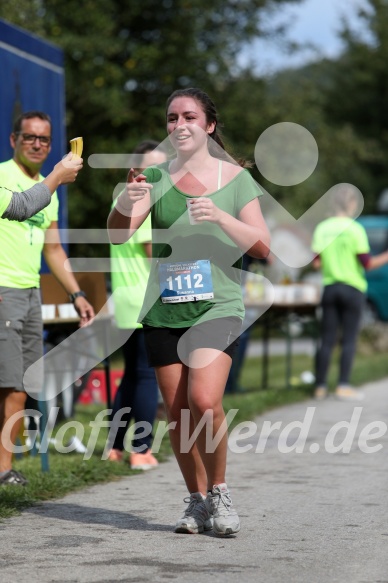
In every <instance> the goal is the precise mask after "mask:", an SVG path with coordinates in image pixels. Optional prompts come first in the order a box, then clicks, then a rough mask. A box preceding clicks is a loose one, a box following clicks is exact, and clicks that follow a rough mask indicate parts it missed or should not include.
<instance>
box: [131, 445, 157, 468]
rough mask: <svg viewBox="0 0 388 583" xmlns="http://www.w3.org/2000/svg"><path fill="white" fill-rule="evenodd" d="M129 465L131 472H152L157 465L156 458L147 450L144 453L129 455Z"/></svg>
mask: <svg viewBox="0 0 388 583" xmlns="http://www.w3.org/2000/svg"><path fill="white" fill-rule="evenodd" d="M129 463H130V464H131V470H144V471H146V470H152V469H153V468H156V467H157V466H158V465H159V462H158V460H157V459H156V457H154V456H153V455H152V452H151V450H150V449H149V450H148V451H146V452H145V453H136V452H133V453H131V455H130V457H129Z"/></svg>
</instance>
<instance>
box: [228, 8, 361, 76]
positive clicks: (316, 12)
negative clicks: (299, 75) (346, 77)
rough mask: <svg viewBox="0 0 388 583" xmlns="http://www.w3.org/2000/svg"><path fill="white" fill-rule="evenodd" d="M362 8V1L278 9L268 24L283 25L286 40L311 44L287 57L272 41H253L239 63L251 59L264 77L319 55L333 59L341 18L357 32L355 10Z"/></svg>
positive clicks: (337, 48)
mask: <svg viewBox="0 0 388 583" xmlns="http://www.w3.org/2000/svg"><path fill="white" fill-rule="evenodd" d="M362 6H365V0H304V1H303V2H301V3H300V4H299V5H294V6H292V5H289V6H288V7H287V8H284V7H282V8H281V9H280V10H279V9H278V10H277V11H276V12H272V13H271V15H270V16H268V22H269V23H287V24H288V35H287V36H288V38H289V39H290V40H294V41H298V42H309V43H312V44H314V46H315V47H316V48H315V49H313V48H311V49H309V50H305V51H302V52H300V53H299V54H294V55H292V54H289V52H287V51H285V50H284V49H283V50H282V48H281V47H280V46H278V45H277V43H276V41H274V40H271V39H268V40H265V41H257V42H255V43H253V44H252V45H251V46H250V47H248V48H247V49H246V50H245V51H244V52H243V53H242V56H241V60H240V62H241V63H247V61H250V60H252V61H253V63H254V67H255V70H256V71H257V72H258V73H263V74H268V73H271V72H274V71H277V70H279V69H282V68H285V67H297V66H299V65H302V64H304V63H306V62H309V61H312V60H316V59H317V58H319V55H321V56H327V57H334V56H337V55H338V54H339V53H340V52H341V40H340V39H339V38H338V30H339V29H340V27H341V18H342V17H345V18H346V20H347V21H349V22H350V24H351V26H352V28H354V29H355V30H360V32H362V29H361V28H360V26H361V25H360V22H359V20H358V19H357V18H356V13H357V8H358V7H362Z"/></svg>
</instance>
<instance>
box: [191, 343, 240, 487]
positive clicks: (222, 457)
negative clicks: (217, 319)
mask: <svg viewBox="0 0 388 583" xmlns="http://www.w3.org/2000/svg"><path fill="white" fill-rule="evenodd" d="M209 355H210V358H209ZM209 361H210V362H209ZM204 362H208V364H206V366H201V363H204ZM231 364H232V359H231V358H230V356H228V355H227V354H225V353H224V352H220V351H219V350H215V349H210V348H200V349H197V350H195V351H194V352H192V353H191V355H190V369H189V383H188V400H189V405H190V410H191V414H192V416H193V419H194V425H195V427H197V425H198V424H199V423H200V422H201V420H202V419H203V418H205V419H206V421H207V423H209V425H210V427H212V431H211V432H209V433H211V436H212V440H213V439H214V437H215V436H217V434H218V432H220V434H219V435H218V436H217V439H219V437H220V436H222V437H221V438H220V440H219V443H218V444H217V446H216V447H214V445H213V442H212V440H210V439H208V440H207V439H206V424H205V425H204V426H203V428H202V429H201V431H200V432H199V434H198V437H197V440H196V441H197V448H198V452H199V454H200V456H201V459H202V462H203V465H204V467H205V470H206V475H207V486H206V487H207V490H211V489H212V488H213V485H214V484H221V483H223V482H225V471H226V457H227V447H228V432H227V426H226V420H225V413H224V409H223V406H222V398H223V395H224V390H225V385H226V381H227V379H228V374H229V370H230V367H231ZM207 442H208V443H207Z"/></svg>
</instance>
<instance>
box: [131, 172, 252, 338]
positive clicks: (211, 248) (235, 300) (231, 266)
mask: <svg viewBox="0 0 388 583" xmlns="http://www.w3.org/2000/svg"><path fill="white" fill-rule="evenodd" d="M158 168H159V169H160V170H161V173H162V176H161V179H160V180H159V181H158V182H156V183H155V184H154V185H153V189H152V191H151V198H152V207H151V224H152V257H153V259H152V264H151V273H150V277H149V280H148V285H147V290H146V295H145V300H144V304H143V307H142V310H141V313H140V317H139V321H141V322H142V323H143V324H147V325H149V326H155V327H162V328H163V327H167V328H185V327H190V326H192V325H194V324H195V323H196V322H197V321H198V320H201V322H202V321H205V320H212V319H214V318H222V317H226V316H237V317H239V318H241V319H243V318H244V304H243V300H242V293H241V267H242V251H241V250H240V249H239V248H238V247H237V245H236V244H235V243H234V241H232V240H231V239H230V238H229V237H228V236H227V235H226V234H225V233H224V231H223V230H222V229H221V228H220V227H219V226H218V225H215V224H213V223H210V222H206V223H202V224H199V225H191V224H190V222H189V217H188V211H187V207H186V201H187V200H188V199H190V198H195V197H191V196H189V195H187V194H185V193H183V192H182V191H180V190H179V189H178V188H177V187H176V186H175V185H174V184H173V183H172V181H171V178H170V175H169V172H168V163H165V164H161V165H160V166H158ZM144 174H145V175H147V170H145V171H144ZM261 195H262V192H261V190H260V189H259V187H258V186H257V184H256V183H255V181H254V180H253V178H252V177H251V175H250V174H249V172H248V171H247V170H241V172H239V173H238V175H237V176H236V177H235V178H234V179H233V180H231V181H230V182H229V183H228V184H227V185H225V186H224V187H222V188H221V189H220V190H217V191H216V192H214V193H212V194H209V195H207V198H211V199H212V200H213V202H214V204H215V205H217V206H218V207H219V208H220V209H222V210H224V211H225V212H227V213H229V214H230V215H232V216H234V217H238V216H239V213H240V211H241V209H242V208H243V207H244V206H245V205H246V204H247V203H248V202H250V201H251V200H253V199H254V198H256V197H258V196H261ZM196 260H208V261H209V262H210V266H211V278H212V285H213V291H214V298H212V299H205V300H199V301H190V302H182V303H174V304H166V303H163V302H162V301H161V298H160V294H161V292H160V286H159V273H160V264H162V263H168V264H171V263H180V262H189V261H190V262H191V261H196Z"/></svg>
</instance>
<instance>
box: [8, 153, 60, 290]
mask: <svg viewBox="0 0 388 583" xmlns="http://www.w3.org/2000/svg"><path fill="white" fill-rule="evenodd" d="M43 179H44V177H43V176H41V175H39V182H41V181H42V180H43ZM0 184H1V185H2V186H3V187H5V188H8V189H9V190H11V191H13V192H22V191H24V190H27V189H29V188H31V187H32V186H34V185H35V184H36V181H35V180H32V179H31V178H29V177H28V176H26V175H25V174H24V173H23V172H22V171H21V170H20V168H19V166H18V165H17V164H16V163H15V162H14V161H13V160H8V161H7V162H3V163H2V164H0ZM7 206H8V205H7ZM3 212H4V211H3ZM57 220H58V197H57V194H56V193H54V194H53V196H52V199H51V202H50V204H49V205H48V206H47V207H46V208H45V209H43V210H41V211H40V212H39V213H37V214H36V215H34V216H33V217H31V218H30V219H27V220H26V221H23V222H21V223H20V222H17V221H8V220H7V219H0V285H2V286H6V287H14V288H19V289H25V288H30V287H39V284H40V278H39V271H40V265H41V256H42V249H43V245H44V237H45V231H46V229H47V228H48V227H49V226H50V224H51V223H52V222H53V221H57Z"/></svg>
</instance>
